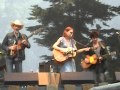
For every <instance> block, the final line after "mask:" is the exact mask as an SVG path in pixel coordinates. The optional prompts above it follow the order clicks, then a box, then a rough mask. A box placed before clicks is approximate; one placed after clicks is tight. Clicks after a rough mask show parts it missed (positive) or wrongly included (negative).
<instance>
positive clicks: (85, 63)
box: [80, 52, 116, 69]
mask: <svg viewBox="0 0 120 90" xmlns="http://www.w3.org/2000/svg"><path fill="white" fill-rule="evenodd" d="M115 54H116V52H111V53H109V54H105V55H102V56H101V57H103V58H104V57H107V56H111V55H115ZM98 61H100V60H99V59H98V56H97V55H96V54H93V55H92V56H90V55H86V57H85V59H84V60H82V61H81V62H80V65H81V67H82V68H83V69H88V68H89V67H90V66H91V65H95V64H97V63H98ZM101 61H102V60H101Z"/></svg>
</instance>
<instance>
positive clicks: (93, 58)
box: [80, 54, 98, 69]
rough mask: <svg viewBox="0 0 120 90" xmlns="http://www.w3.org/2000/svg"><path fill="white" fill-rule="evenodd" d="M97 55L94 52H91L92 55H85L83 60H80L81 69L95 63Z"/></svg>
mask: <svg viewBox="0 0 120 90" xmlns="http://www.w3.org/2000/svg"><path fill="white" fill-rule="evenodd" d="M97 60H98V57H97V55H96V54H93V55H92V56H90V55H86V58H85V60H82V61H81V63H80V65H81V67H82V68H83V69H87V68H89V67H90V66H91V65H94V64H96V63H97Z"/></svg>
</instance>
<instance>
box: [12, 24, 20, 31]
mask: <svg viewBox="0 0 120 90" xmlns="http://www.w3.org/2000/svg"><path fill="white" fill-rule="evenodd" d="M21 27H22V26H20V25H13V26H12V28H13V30H14V31H19V30H20V29H21Z"/></svg>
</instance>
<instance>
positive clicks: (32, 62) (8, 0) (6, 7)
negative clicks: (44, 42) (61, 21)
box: [0, 0, 120, 72]
mask: <svg viewBox="0 0 120 90" xmlns="http://www.w3.org/2000/svg"><path fill="white" fill-rule="evenodd" d="M99 1H102V2H103V3H106V4H110V5H115V6H119V5H120V0H99ZM35 4H38V5H39V6H41V7H42V8H46V7H48V6H49V3H48V2H44V1H42V0H0V43H1V42H2V40H3V39H4V37H5V35H6V34H7V33H8V32H11V27H10V23H11V22H12V21H13V20H15V19H19V20H21V21H22V22H23V23H24V28H23V30H22V31H21V32H23V33H26V34H27V35H29V34H30V33H29V32H27V31H26V28H25V27H29V26H34V25H37V24H38V23H37V22H36V21H32V20H31V21H30V20H28V19H27V18H28V17H29V16H30V15H29V14H30V12H31V10H30V8H31V5H35ZM119 21H120V16H117V17H115V18H113V19H112V20H111V21H109V22H107V23H108V25H110V27H105V26H102V28H104V29H109V28H116V29H120V24H119V23H120V22H119ZM98 23H100V22H98ZM89 28H94V26H90V27H89ZM34 37H37V36H33V37H31V38H30V39H29V41H30V43H31V48H30V49H26V60H25V61H24V62H23V71H24V72H30V71H34V72H37V71H38V69H39V68H38V67H39V63H41V62H44V61H45V60H43V59H41V58H40V56H41V55H46V54H47V55H52V53H51V52H50V51H49V50H48V49H47V48H46V47H40V46H38V45H37V44H36V43H35V42H34V40H33V38H34Z"/></svg>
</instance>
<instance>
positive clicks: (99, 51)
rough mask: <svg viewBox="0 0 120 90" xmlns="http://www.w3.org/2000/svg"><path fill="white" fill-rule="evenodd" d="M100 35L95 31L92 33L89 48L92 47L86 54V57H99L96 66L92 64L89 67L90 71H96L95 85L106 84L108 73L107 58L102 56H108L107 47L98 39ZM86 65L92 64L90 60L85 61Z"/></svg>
mask: <svg viewBox="0 0 120 90" xmlns="http://www.w3.org/2000/svg"><path fill="white" fill-rule="evenodd" d="M98 37H99V33H98V32H97V31H93V32H91V33H90V38H91V42H90V43H89V45H88V46H89V47H92V49H90V50H89V51H87V52H86V55H90V56H92V55H97V62H96V64H92V66H91V67H89V70H92V71H94V74H95V83H96V85H98V83H100V82H104V81H105V79H106V77H105V72H106V71H107V68H106V65H107V64H106V60H105V59H106V57H102V55H105V54H107V50H106V47H105V44H104V42H103V41H102V40H101V39H99V38H98ZM85 62H86V63H90V60H88V59H85Z"/></svg>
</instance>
